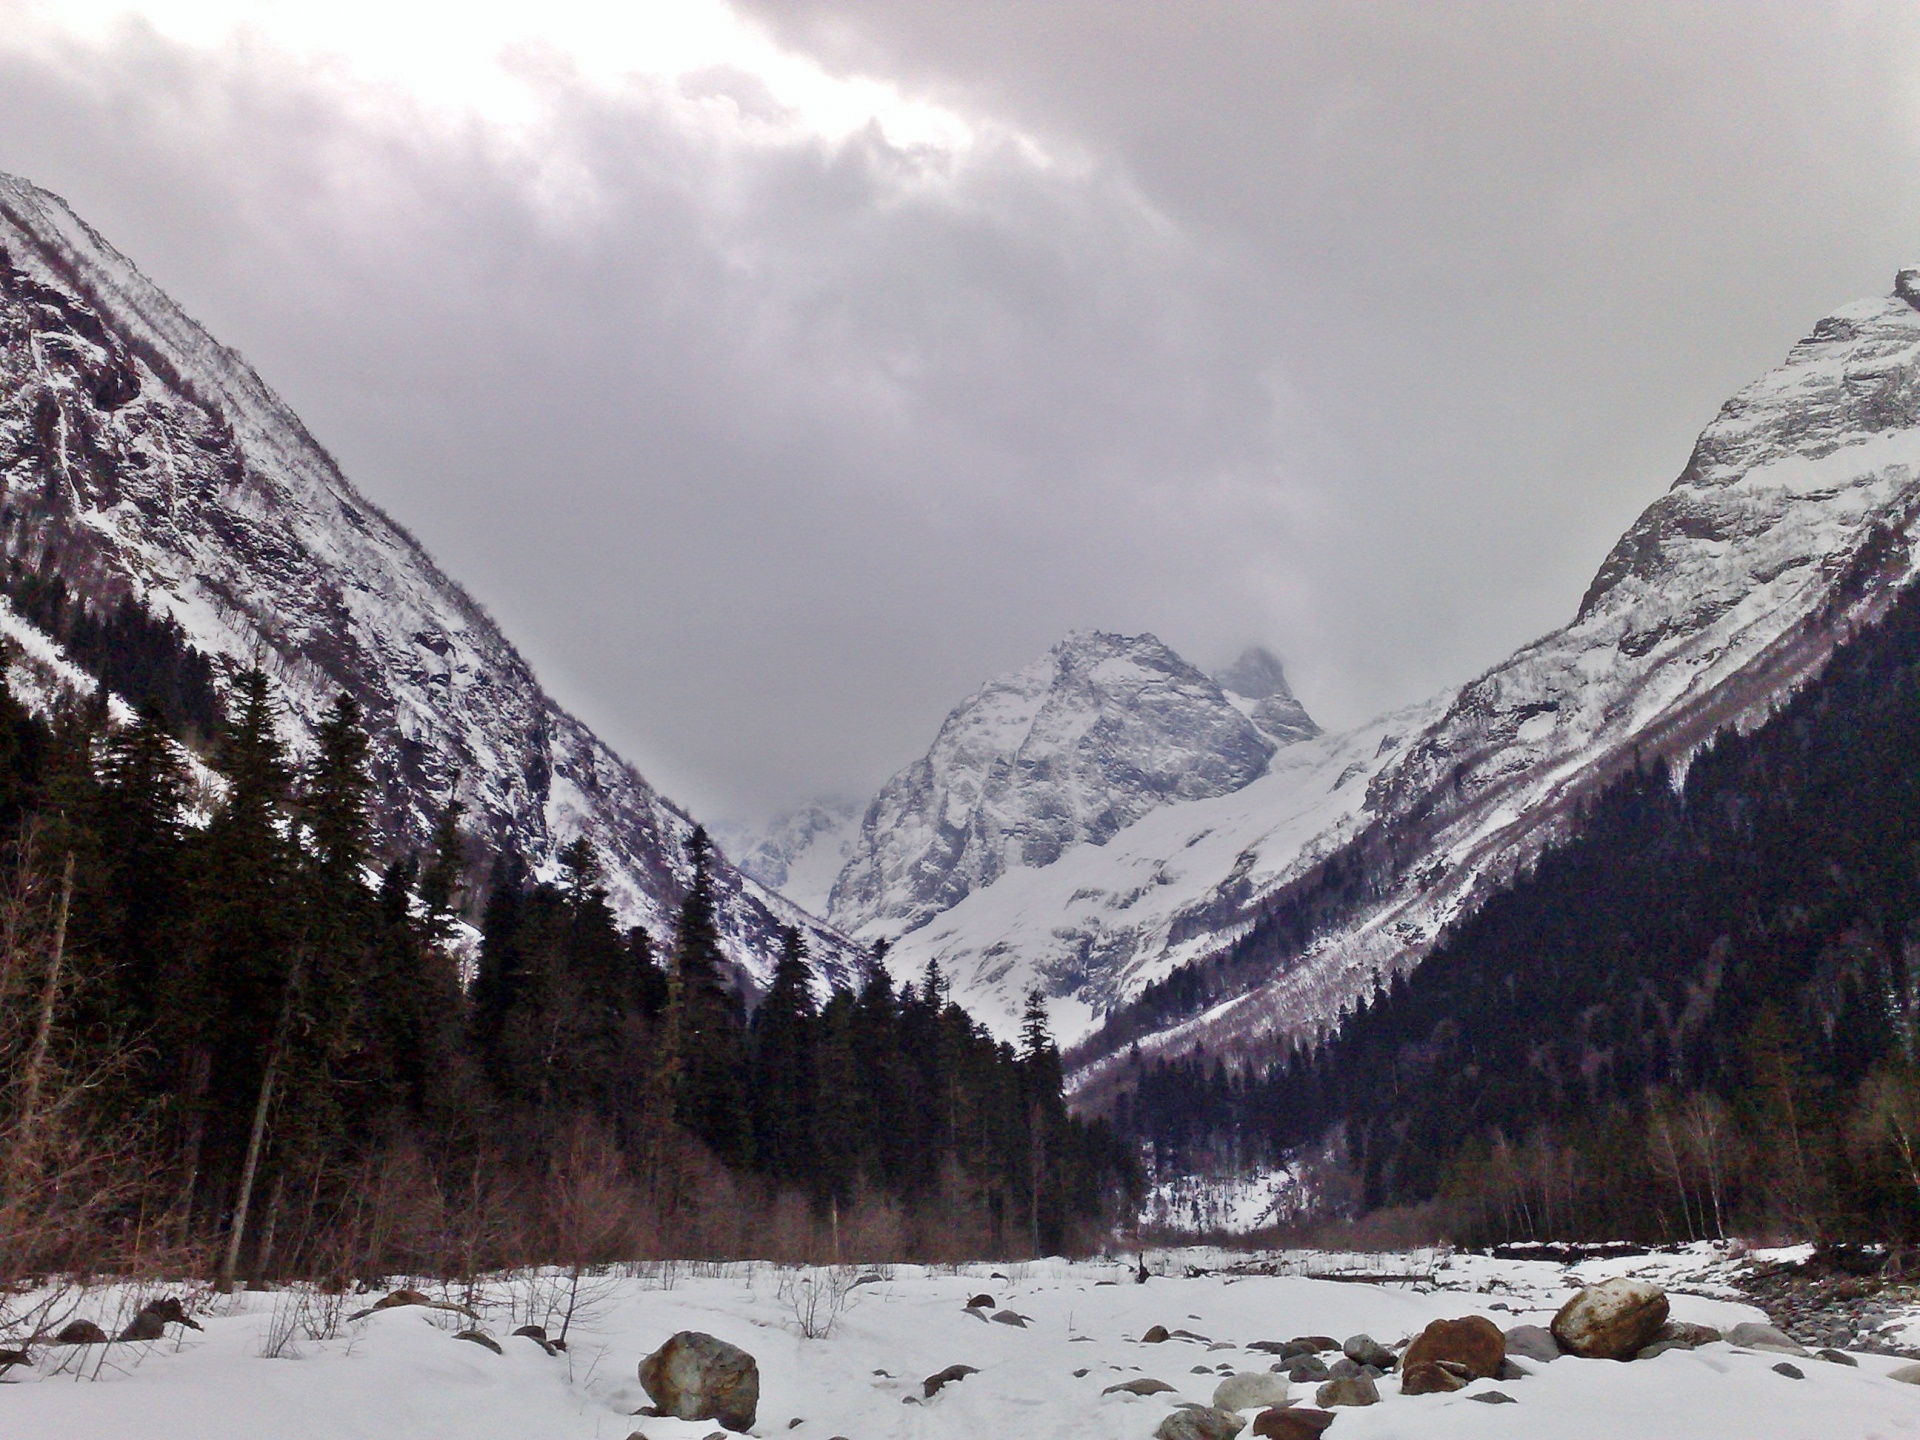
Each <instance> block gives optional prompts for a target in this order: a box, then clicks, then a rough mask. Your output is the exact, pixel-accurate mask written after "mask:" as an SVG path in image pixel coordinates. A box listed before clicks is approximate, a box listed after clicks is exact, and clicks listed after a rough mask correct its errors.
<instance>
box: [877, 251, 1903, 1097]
mask: <svg viewBox="0 0 1920 1440" xmlns="http://www.w3.org/2000/svg"><path fill="white" fill-rule="evenodd" d="M1916 303H1920V275H1916V274H1914V273H1913V272H1906V273H1903V274H1902V275H1901V276H1900V278H1899V280H1898V282H1897V285H1896V288H1895V291H1894V293H1893V294H1892V295H1890V296H1888V297H1887V298H1885V299H1880V300H1870V301H1865V302H1862V303H1859V304H1856V305H1851V306H1848V307H1846V308H1845V309H1843V310H1841V311H1839V312H1837V313H1836V314H1834V315H1833V316H1831V317H1829V318H1828V319H1826V320H1823V321H1822V322H1821V323H1820V324H1819V325H1817V326H1816V327H1815V328H1814V330H1813V331H1812V333H1811V334H1809V335H1808V336H1807V337H1806V338H1805V339H1804V340H1802V341H1801V342H1800V343H1799V344H1797V345H1796V346H1794V347H1793V349H1792V351H1791V352H1790V353H1789V355H1788V356H1787V358H1786V361H1785V363H1784V364H1782V365H1781V366H1780V367H1779V368H1778V369H1776V370H1774V371H1773V372H1771V373H1770V374H1768V375H1766V376H1764V377H1763V378H1762V379H1760V380H1759V381H1757V382H1755V383H1754V384H1753V385H1751V386H1749V387H1747V388H1746V389H1745V390H1743V391H1741V392H1740V393H1739V394H1738V395H1737V396H1735V397H1734V398H1733V399H1732V400H1731V401H1729V402H1728V403H1727V405H1726V406H1725V407H1724V408H1723V409H1722V411H1721V413H1720V415H1719V416H1718V417H1717V418H1716V419H1715V420H1714V421H1713V423H1712V424H1711V425H1709V426H1708V427H1707V429H1706V430H1705V432H1703V434H1702V435H1701V437H1700V440H1699V443H1698V445H1697V446H1696V447H1695V450H1694V453H1693V457H1692V459H1691V460H1690V461H1689V463H1688V465H1687V467H1686V469H1685V470H1684V471H1683V473H1682V474H1681V476H1680V478H1679V479H1678V480H1677V481H1676V482H1675V484H1674V485H1673V487H1672V489H1671V490H1670V491H1669V492H1668V493H1667V494H1666V495H1665V496H1663V497H1661V498H1660V499H1659V500H1657V501H1656V502H1654V504H1652V505H1651V506H1650V507H1649V508H1648V510H1647V511H1646V513H1645V514H1643V515H1642V516H1641V517H1640V519H1639V520H1638V521H1637V522H1636V523H1635V524H1634V525H1633V527H1632V528H1631V529H1630V530H1629V531H1628V532H1627V534H1626V535H1625V536H1623V537H1622V539H1621V540H1620V542H1619V543H1618V544H1617V545H1616V546H1615V547H1614V549H1613V551H1612V552H1611V553H1610V554H1609V555H1608V556H1607V558H1606V560H1605V561H1604V563H1603V564H1602V566H1601V568H1600V570H1599V573H1598V574H1597V575H1596V576H1595V578H1594V580H1593V583H1592V584H1591V586H1589V588H1588V590H1587V593H1586V596H1585V598H1584V600H1583V601H1582V602H1581V604H1580V606H1579V609H1578V612H1577V614H1576V616H1575V618H1574V620H1573V621H1572V623H1570V624H1569V625H1567V626H1566V627H1565V628H1564V629H1561V630H1558V631H1555V632H1554V633H1553V634H1551V635H1548V636H1546V637H1544V638H1542V639H1540V640H1538V641H1536V642H1534V643H1533V644H1530V645H1527V646H1525V647H1523V648H1522V649H1521V650H1519V651H1518V652H1516V653H1515V654H1514V655H1513V656H1512V657H1511V658H1509V659H1508V660H1506V661H1505V662H1503V663H1502V664H1500V665H1498V666H1496V667H1494V668H1493V669H1491V670H1489V671H1488V672H1487V673H1485V674H1484V675H1481V676H1479V677H1477V678H1475V679H1473V680H1472V681H1470V682H1469V683H1467V684H1466V685H1464V686H1463V687H1461V688H1460V689H1459V690H1457V691H1452V692H1448V693H1446V694H1443V695H1441V696H1438V697H1436V698H1435V699H1434V700H1433V701H1431V702H1428V703H1426V704H1424V705H1419V706H1414V707H1410V708H1409V709H1408V710H1407V711H1404V712H1402V713H1400V714H1398V715H1393V716H1387V717H1383V719H1381V720H1379V721H1376V722H1374V723H1373V724H1371V725H1369V726H1366V727H1362V729H1360V730H1358V731H1354V732H1350V733H1348V734H1345V735H1329V736H1320V737H1317V738H1315V739H1312V740H1308V741H1304V742H1301V743H1298V744H1295V745H1292V746H1289V747H1288V748H1287V749H1285V750H1283V751H1281V752H1280V753H1279V754H1278V755H1276V756H1275V758H1274V760H1273V763H1272V766H1271V767H1270V770H1269V773H1268V774H1267V775H1266V776H1264V777H1263V778H1261V779H1260V780H1258V781H1256V782H1255V783H1253V784H1251V785H1248V786H1247V787H1246V788H1244V789H1242V790H1239V791H1237V792H1235V793H1233V794H1231V795H1227V796H1222V797H1217V798H1213V799H1205V800H1198V801H1194V802H1191V803H1187V804H1181V805H1177V806H1171V807H1167V808H1165V809H1163V810H1161V811H1158V812H1156V813H1153V814H1150V815H1148V816H1146V817H1145V818H1144V819H1142V820H1141V821H1139V822H1137V823H1136V824H1135V825H1133V826H1132V827H1131V828H1129V829H1128V830H1126V831H1124V832H1122V833H1121V834H1120V835H1117V836H1115V837H1113V838H1112V839H1111V840H1110V841H1109V842H1108V843H1107V844H1106V845H1105V846H1104V847H1103V848H1102V849H1100V850H1098V851H1093V850H1086V851H1081V852H1076V853H1075V854H1074V855H1073V856H1070V857H1068V859H1067V860H1066V861H1064V862H1063V863H1062V864H1060V865H1056V866H1053V867H1050V868H1049V869H1046V870H1041V871H1033V872H1018V873H1015V872H1009V874H1008V875H1007V876H1006V877H1003V878H1002V879H1001V880H999V881H998V882H996V883H995V884H993V885H991V886H989V887H986V888H985V889H981V890H977V891H975V892H974V893H972V894H970V895H969V896H967V897H966V898H965V899H964V900H962V901H961V902H960V903H959V904H957V905H955V906H954V907H952V908H951V909H950V910H948V911H946V912H945V913H944V914H942V915H941V916H940V917H939V918H938V919H937V920H936V921H934V922H933V923H930V924H927V925H924V926H922V927H921V928H919V929H918V930H916V931H914V932H913V933H912V934H911V935H909V936H907V937H906V938H905V939H904V940H903V942H902V944H901V947H900V950H899V954H898V959H899V963H900V965H901V966H902V967H903V968H904V967H914V966H918V965H922V964H924V963H925V962H926V960H928V959H938V960H939V961H940V962H941V964H942V965H943V966H945V967H947V968H948V970H949V971H950V972H951V973H952V974H953V975H954V976H955V979H956V991H957V993H959V994H961V995H962V997H963V998H968V999H970V1000H971V1001H972V1003H976V1004H981V1005H983V1006H1003V1005H1005V1004H1007V1003H1008V1001H1009V998H1010V997H1011V996H1012V995H1014V994H1017V993H1018V992H1019V990H1020V989H1021V988H1023V987H1024V986H1025V985H1026V984H1028V983H1031V981H1033V980H1034V979H1038V980H1039V981H1040V982H1041V983H1043V984H1044V985H1046V986H1047V987H1048V988H1049V989H1050V990H1051V991H1052V992H1053V993H1055V994H1056V995H1058V996H1060V997H1061V999H1062V1005H1061V1007H1060V1009H1059V1010H1058V1011H1057V1012H1056V1013H1057V1015H1059V1016H1060V1017H1061V1018H1062V1020H1063V1023H1064V1024H1065V1025H1067V1026H1069V1027H1070V1026H1071V1023H1072V1021H1073V1020H1074V1019H1076V1018H1077V1019H1078V1020H1079V1022H1080V1024H1081V1025H1082V1026H1083V1027H1086V1028H1091V1027H1093V1026H1094V1025H1096V1024H1097V1023H1098V1021H1099V1019H1100V1018H1101V1016H1102V1014H1103V1013H1105V1012H1107V1011H1109V1010H1118V1011H1119V1013H1120V1023H1117V1024H1116V1025H1115V1026H1114V1027H1113V1028H1112V1029H1111V1030H1110V1031H1109V1032H1108V1033H1107V1035H1106V1037H1105V1038H1104V1039H1103V1040H1100V1041H1096V1042H1095V1043H1092V1044H1090V1045H1089V1046H1088V1047H1087V1048H1086V1049H1084V1050H1083V1051H1082V1052H1081V1055H1080V1063H1081V1070H1080V1075H1079V1078H1080V1083H1082V1084H1083V1085H1097V1084H1098V1082H1099V1076H1100V1071H1101V1066H1102V1059H1101V1057H1102V1055H1103V1054H1104V1053H1107V1052H1108V1051H1109V1050H1111V1049H1112V1048H1113V1047H1115V1046H1118V1045H1120V1044H1122V1043H1130V1042H1131V1041H1132V1040H1134V1039H1136V1038H1137V1039H1139V1040H1140V1041H1141V1043H1142V1044H1143V1045H1144V1046H1146V1047H1147V1048H1159V1049H1163V1050H1167V1051H1175V1052H1177V1051H1180V1050H1184V1049H1188V1048H1191V1047H1193V1046H1196V1045H1205V1046H1208V1047H1210V1048H1216V1049H1222V1050H1227V1051H1233V1050H1238V1049H1249V1048H1258V1047H1261V1046H1263V1045H1266V1044H1268V1043H1270V1042H1272V1041H1274V1040H1276V1039H1278V1038H1281V1037H1284V1036H1286V1035H1289V1034H1298V1033H1301V1032H1305V1031H1311V1030H1314V1029H1316V1028H1318V1027H1320V1026H1322V1025H1325V1024H1326V1023H1328V1022H1329V1021H1330V1020H1331V1018H1332V1017H1334V1016H1336V1015H1337V1014H1338V1013H1339V1010H1340V1008H1341V1007H1342V1006H1343V1005H1346V1004H1350V1003H1351V1002H1352V1001H1353V999H1354V998H1355V997H1356V995H1358V994H1360V993H1362V992H1364V991H1365V990H1366V989H1368V988H1370V987H1371V986H1372V985H1373V984H1374V983H1375V982H1376V979H1377V978H1378V977H1380V976H1383V975H1385V974H1387V973H1390V972H1392V971H1394V970H1396V969H1399V968H1403V967H1406V966H1410V965H1413V964H1416V963H1418V961H1419V959H1420V958H1421V957H1422V956H1423V955H1424V954H1425V953H1426V950H1427V948H1428V947H1429V946H1430V945H1431V944H1432V943H1433V940H1434V938H1435V937H1436V935H1437V934H1438V933H1439V931H1440V930H1441V928H1442V927H1444V926H1445V925H1446V924H1447V923H1448V922H1450V921H1451V920H1453V919H1455V918H1457V917H1458V916H1460V915H1462V914H1464V913H1466V912H1467V911H1469V910H1471V909H1472V908H1473V907H1474V906H1476V905H1477V904H1478V903H1479V902H1480V900H1481V899H1482V898H1484V896H1485V895H1486V894H1487V893H1488V891H1489V889H1490V888H1492V887H1493V886H1495V885H1497V884H1498V883H1500V882H1501V881H1502V880H1504V879H1505V878H1506V877H1507V876H1509V875H1511V874H1512V873H1513V872H1514V870H1515V868H1516V867H1518V866H1521V865H1524V864H1526V863H1527V862H1528V861H1529V860H1530V859H1531V858H1532V857H1533V856H1535V855H1537V854H1538V853H1539V851H1540V849H1541V847H1542V846H1544V845H1546V844H1548V843H1551V842H1552V841H1553V839H1554V838H1555V837H1556V836H1559V835H1562V834H1564V833H1566V828H1567V825H1568V823H1569V821H1570V817H1571V816H1572V814H1573V812H1574V810H1575V808H1576V807H1577V806H1578V804H1579V802H1580V800H1581V798H1582V797H1583V796H1584V795H1587V794H1589V793H1591V792H1592V791H1593V790H1594V789H1595V788H1596V787H1598V786H1600V785H1603V784H1605V783H1606V782H1607V781H1608V780H1610V779H1612V778H1613V777H1614V776H1615V775H1617V774H1619V773H1620V771H1621V770H1622V769H1623V768H1624V767H1627V766H1630V765H1633V764H1635V763H1636V761H1637V760H1640V759H1651V758H1652V757H1654V756H1656V755H1658V756H1665V757H1668V758H1669V759H1671V760H1673V761H1675V762H1678V763H1681V764H1684V762H1685V760H1686V758H1687V757H1688V756H1689V755H1690V754H1691V753H1692V752H1693V750H1694V749H1695V748H1696V747H1698V746H1699V745H1700V744H1701V743H1703V742H1704V741H1705V740H1707V739H1708V738H1709V737H1710V736H1711V735H1712V734H1713V733H1714V732H1715V731H1716V730H1717V729H1719V728H1721V727H1723V726H1728V725H1742V724H1745V723H1750V722H1752V721H1753V720H1755V719H1757V718H1759V717H1760V716H1762V715H1764V714H1765V713H1766V712H1767V710H1768V709H1769V708H1770V707H1771V706H1772V705H1773V704H1774V702H1775V700H1776V698H1777V697H1778V696H1780V695H1781V694H1783V693H1785V692H1786V691H1788V690H1790V689H1791V688H1792V687H1793V686H1795V685H1797V684H1798V683H1800V682H1801V681H1802V680H1803V679H1804V678H1806V677H1807V676H1808V675H1809V674H1811V673H1814V672H1815V671H1816V670H1817V669H1818V667H1819V666H1821V665H1822V664H1823V663H1824V662H1825V660H1826V658H1827V656H1828V655H1830V654H1831V652H1832V649H1833V647H1834V645H1835V644H1837V643H1841V642H1842V641H1844V640H1845V638H1846V637H1847V636H1849V635H1850V634H1852V633H1853V632H1854V631H1855V630H1856V629H1857V628H1858V627H1859V626H1860V625H1862V624H1864V623H1867V622H1868V621H1870V620H1871V619H1872V618H1873V617H1874V616H1875V615H1876V614H1878V613H1879V612H1880V611H1881V610H1882V609H1883V608H1884V606H1885V604H1886V602H1887V600H1888V598H1889V597H1890V596H1891V594H1892V593H1894V591H1896V590H1897V589H1898V588H1899V587H1900V586H1902V585H1904V584H1905V583H1907V582H1908V581H1909V580H1910V579H1911V577H1912V574H1913V571H1914V551H1913V541H1914V525H1915V523H1916V515H1917V514H1920V313H1916V309H1915V305H1916ZM1210 958H1211V959H1215V960H1216V962H1217V963H1211V964H1209V965H1208V966H1207V968H1206V970H1205V971H1204V972H1196V974H1197V975H1201V977H1202V978H1201V980H1200V983H1199V984H1198V985H1197V986H1196V987H1195V988H1196V991H1197V998H1196V999H1192V1000H1189V1001H1185V1002H1174V1001H1172V1000H1171V999H1170V998H1169V997H1167V996H1165V995H1162V996H1161V997H1159V998H1158V1000H1156V1002H1155V1003H1153V1004H1150V1005H1147V1006H1144V1007H1142V1006H1140V1005H1138V1004H1137V1002H1138V998H1139V997H1140V996H1141V994H1142V992H1143V990H1145V989H1146V987H1147V986H1149V985H1150V984H1151V982H1153V981H1154V980H1157V979H1160V978H1162V977H1164V976H1166V975H1167V974H1168V973H1169V972H1171V971H1172V970H1174V969H1176V968H1178V967H1180V966H1183V965H1185V964H1187V963H1188V962H1192V961H1197V960H1203V959H1210ZM1130 1007H1131V1008H1130Z"/></svg>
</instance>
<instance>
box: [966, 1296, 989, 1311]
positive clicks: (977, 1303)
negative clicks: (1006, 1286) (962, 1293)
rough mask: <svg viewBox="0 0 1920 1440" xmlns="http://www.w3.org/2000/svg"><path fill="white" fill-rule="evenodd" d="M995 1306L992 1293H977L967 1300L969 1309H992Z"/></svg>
mask: <svg viewBox="0 0 1920 1440" xmlns="http://www.w3.org/2000/svg"><path fill="white" fill-rule="evenodd" d="M993 1308H994V1305H993V1296H991V1295H976V1296H974V1297H973V1298H972V1299H971V1300H969V1301H967V1309H969V1310H991V1309H993Z"/></svg>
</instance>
